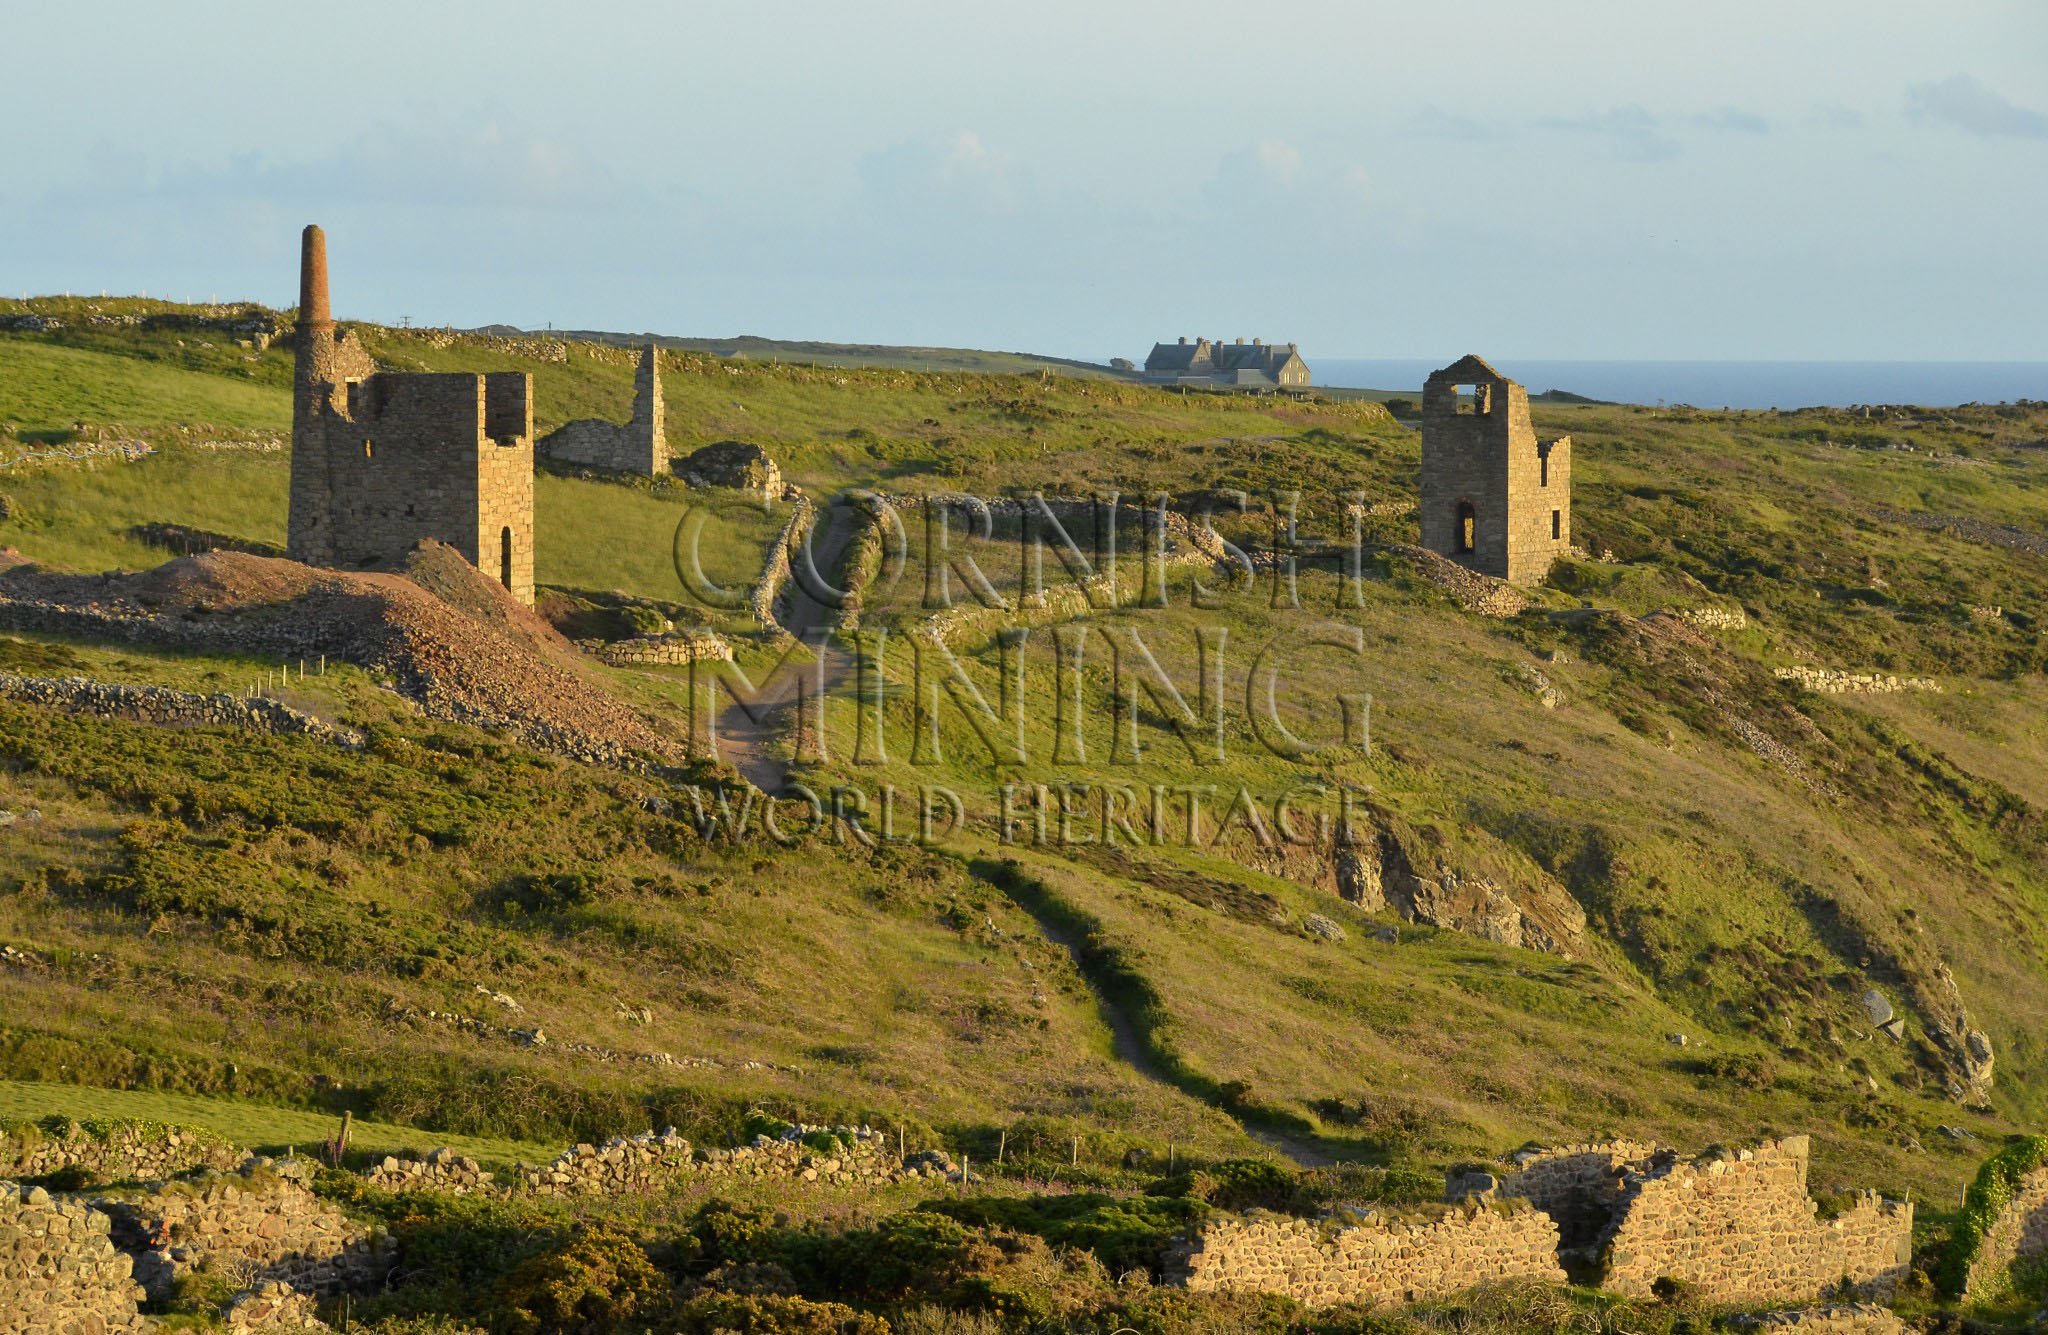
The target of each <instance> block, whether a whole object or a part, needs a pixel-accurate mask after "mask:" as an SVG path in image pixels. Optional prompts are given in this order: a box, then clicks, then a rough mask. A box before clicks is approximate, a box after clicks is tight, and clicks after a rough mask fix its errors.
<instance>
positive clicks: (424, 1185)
mask: <svg viewBox="0 0 2048 1335" xmlns="http://www.w3.org/2000/svg"><path fill="white" fill-rule="evenodd" d="M363 1180H364V1181H365V1182H367V1183H369V1185H371V1186H373V1187H376V1188H378V1189H379V1190H382V1191H438V1192H442V1193H445V1194H447V1195H451V1196H461V1195H466V1194H467V1193H469V1192H473V1191H489V1190H491V1174H490V1173H489V1172H486V1171H485V1170H484V1169H483V1168H482V1167H481V1166H479V1165H478V1163H477V1161H476V1160H474V1159H472V1158H469V1157H468V1156H467V1155H462V1154H457V1153H455V1152H454V1151H453V1150H449V1149H446V1148H443V1149H438V1150H434V1151H432V1152H431V1153H429V1154H428V1155H427V1157H426V1158H424V1159H400V1158H397V1157H396V1156H393V1155H386V1156H385V1157H384V1159H383V1161H382V1162H380V1163H379V1164H378V1165H377V1166H376V1167H374V1168H372V1169H370V1170H369V1171H368V1172H366V1173H364V1174H363Z"/></svg>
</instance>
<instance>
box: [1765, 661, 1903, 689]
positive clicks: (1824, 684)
mask: <svg viewBox="0 0 2048 1335" xmlns="http://www.w3.org/2000/svg"><path fill="white" fill-rule="evenodd" d="M1771 675H1772V676H1774V677H1776V678H1777V679H1778V680H1779V681H1795V682H1798V683H1799V684H1800V685H1801V686H1804V687H1805V688H1806V689H1807V690H1809V691H1818V692H1820V693H1821V694H1822V695H1896V694H1897V693H1899V692H1900V691H1935V692H1939V691H1940V690H1941V683H1940V682H1938V681H1936V680H1935V679H1934V678H1932V677H1894V676H1892V675H1891V674H1890V673H1886V672H1844V671H1843V670H1842V669H1840V668H1817V667H1781V668H1776V669H1774V670H1773V671H1772V673H1771Z"/></svg>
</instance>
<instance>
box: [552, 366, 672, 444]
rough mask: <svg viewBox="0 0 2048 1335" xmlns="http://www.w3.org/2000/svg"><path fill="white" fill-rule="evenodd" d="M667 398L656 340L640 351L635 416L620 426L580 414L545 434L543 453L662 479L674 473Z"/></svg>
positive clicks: (635, 384) (634, 390)
mask: <svg viewBox="0 0 2048 1335" xmlns="http://www.w3.org/2000/svg"><path fill="white" fill-rule="evenodd" d="M663 414H664V408H663V406H662V400H661V353H660V350H659V349H657V348H656V347H655V346H654V345H653V344H652V343H650V344H648V345H647V346H646V347H645V348H643V349H641V351H640V369H639V370H638V371H637V372H636V373H635V374H634V377H633V417H632V420H630V421H628V422H626V423H625V424H624V425H620V424H619V423H617V422H607V421H605V420H603V419H602V418H596V417H579V418H577V419H576V420H575V421H573V422H566V423H564V424H563V425H562V426H561V427H559V428H557V429H556V430H554V431H551V432H549V433H548V434H547V435H546V436H543V437H542V438H541V440H540V442H539V444H538V445H537V446H536V449H537V451H538V452H539V454H540V456H541V457H542V458H544V459H550V460H553V461H555V462H556V463H563V464H579V465H583V466H585V467H590V468H602V469H605V470H607V471H609V472H617V473H636V474H639V475H640V476H642V477H659V476H662V475H664V474H666V473H667V472H668V471H669V457H668V433H667V430H666V426H665V423H664V420H663Z"/></svg>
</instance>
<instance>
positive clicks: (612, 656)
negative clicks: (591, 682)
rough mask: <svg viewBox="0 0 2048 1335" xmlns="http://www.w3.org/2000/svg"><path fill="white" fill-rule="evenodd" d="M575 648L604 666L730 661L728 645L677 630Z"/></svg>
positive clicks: (710, 636) (708, 635) (698, 633)
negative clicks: (664, 633)
mask: <svg viewBox="0 0 2048 1335" xmlns="http://www.w3.org/2000/svg"><path fill="white" fill-rule="evenodd" d="M576 647H577V648H579V649H582V650H583V651H584V652H585V653H588V654H590V655H591V656H592V657H594V658H596V659H597V660H598V661H599V662H601V663H604V664H605V665H607V666H608V667H637V666H641V665H646V664H652V665H655V666H660V667H680V666H682V665H683V664H685V663H701V662H705V661H717V662H721V663H730V662H732V646H731V645H730V644H727V643H726V642H725V640H724V638H723V637H721V636H718V635H713V634H712V633H711V632H709V631H679V632H676V633H673V634H668V635H635V636H633V637H632V638H630V639H624V640H611V641H605V640H578V641H577V642H576Z"/></svg>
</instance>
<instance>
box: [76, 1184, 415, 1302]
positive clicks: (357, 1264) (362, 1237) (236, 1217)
mask: <svg viewBox="0 0 2048 1335" xmlns="http://www.w3.org/2000/svg"><path fill="white" fill-rule="evenodd" d="M311 1175H312V1172H311V1168H310V1166H309V1165H308V1164H307V1163H306V1162H305V1161H304V1160H290V1161H285V1162H281V1163H272V1162H270V1161H268V1160H263V1159H251V1160H249V1161H247V1162H246V1163H245V1164H244V1165H243V1166H242V1168H241V1169H240V1170H239V1171H237V1172H235V1173H214V1174H208V1175H207V1176H205V1177H202V1178H199V1179H197V1180H194V1181H191V1182H178V1183H168V1184H162V1185H159V1186H157V1187H156V1188H154V1189H153V1190H150V1191H148V1192H144V1193H139V1194H137V1195H133V1196H123V1197H118V1198H113V1199H107V1200H99V1201H95V1202H93V1205H94V1208H95V1209H98V1210H101V1211H104V1212H105V1213H106V1214H107V1215H108V1216H110V1217H111V1218H112V1221H113V1237H114V1239H115V1241H116V1242H117V1243H118V1244H120V1245H121V1246H122V1249H123V1250H125V1251H130V1252H131V1253H132V1254H134V1255H135V1256H136V1262H135V1277H136V1280H137V1282H138V1283H140V1284H141V1285H142V1286H143V1288H145V1289H146V1290H148V1292H149V1294H150V1296H151V1297H153V1298H162V1297H165V1296H167V1295H168V1294H169V1293H170V1292H171V1290H172V1287H173V1286H174V1285H175V1284H176V1283H177V1280H178V1277H179V1276H181V1275H184V1274H186V1273H188V1272H190V1271H193V1270H196V1269H198V1268H199V1267H201V1266H205V1265H208V1264H209V1263H210V1264H211V1266H212V1267H213V1268H216V1269H218V1268H220V1267H222V1266H231V1267H235V1268H236V1269H237V1270H240V1271H241V1272H243V1273H242V1274H241V1275H240V1276H239V1277H240V1278H242V1279H243V1280H244V1281H245V1282H246V1283H248V1284H252V1285H253V1284H261V1283H268V1282H271V1281H282V1282H284V1283H288V1284H290V1285H291V1286H292V1287H293V1288H295V1289H299V1290H301V1291H304V1292H308V1293H338V1292H340V1291H342V1290H344V1289H359V1288H366V1287H370V1286H373V1285H375V1284H376V1283H378V1282H380V1281H381V1280H382V1279H383V1277H384V1274H385V1272H386V1271H388V1270H389V1269H390V1266H391V1262H392V1259H393V1258H392V1248H391V1243H390V1240H389V1238H388V1237H387V1236H386V1235H384V1233H383V1232H382V1230H375V1231H372V1230H368V1229H364V1228H362V1227H361V1226H359V1225H357V1224H356V1223H354V1222H353V1221H352V1220H350V1219H349V1218H348V1216H347V1215H345V1214H343V1213H342V1212H341V1211H340V1210H339V1209H338V1208H336V1207H335V1206H333V1205H330V1204H328V1203H327V1202H326V1201H323V1200H321V1199H320V1198H319V1197H317V1196H315V1195H314V1194H313V1193H312V1192H311V1191H310V1190H308V1189H307V1187H306V1186H305V1185H304V1182H305V1180H306V1179H310V1177H311Z"/></svg>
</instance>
